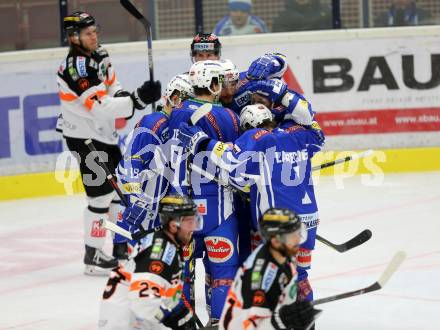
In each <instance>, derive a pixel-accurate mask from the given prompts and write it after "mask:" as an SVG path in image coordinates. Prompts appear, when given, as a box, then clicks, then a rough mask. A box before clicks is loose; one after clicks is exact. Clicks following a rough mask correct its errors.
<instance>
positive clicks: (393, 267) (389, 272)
mask: <svg viewBox="0 0 440 330" xmlns="http://www.w3.org/2000/svg"><path fill="white" fill-rule="evenodd" d="M405 258H406V253H405V252H404V251H399V252H397V253H396V254H395V255H394V256H393V259H391V261H390V263H389V264H388V266H387V268H386V269H385V270H384V272H383V273H382V275H381V276H380V278H379V280H378V281H376V282H374V283H373V284H371V285H370V286H367V287H366V288H363V289H359V290H354V291H350V292H345V293H341V294H337V295H334V296H330V297H326V298H321V299H317V300H315V301H313V302H312V304H313V306H315V305H320V304H325V303H328V302H331V301H336V300H340V299H345V298H350V297H354V296H359V295H361V294H364V293H368V292H373V291H377V290H380V289H382V288H383V287H384V285H385V284H386V283H387V282H388V280H389V279H390V277H391V276H393V275H394V273H395V272H396V271H397V269H398V268H399V266H400V265H401V264H402V262H403V261H404V260H405Z"/></svg>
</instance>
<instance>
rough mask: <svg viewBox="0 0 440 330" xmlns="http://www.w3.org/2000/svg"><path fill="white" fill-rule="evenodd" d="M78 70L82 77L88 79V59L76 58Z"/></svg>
mask: <svg viewBox="0 0 440 330" xmlns="http://www.w3.org/2000/svg"><path fill="white" fill-rule="evenodd" d="M76 68H77V69H78V74H79V76H80V77H87V69H86V58H85V57H84V56H78V57H77V58H76Z"/></svg>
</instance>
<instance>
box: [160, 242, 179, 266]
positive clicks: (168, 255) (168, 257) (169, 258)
mask: <svg viewBox="0 0 440 330" xmlns="http://www.w3.org/2000/svg"><path fill="white" fill-rule="evenodd" d="M175 255H176V247H175V246H174V244H170V243H167V246H166V247H165V252H164V253H163V257H162V261H163V262H164V263H166V264H167V265H168V266H170V265H171V263H172V262H173V259H174V256H175Z"/></svg>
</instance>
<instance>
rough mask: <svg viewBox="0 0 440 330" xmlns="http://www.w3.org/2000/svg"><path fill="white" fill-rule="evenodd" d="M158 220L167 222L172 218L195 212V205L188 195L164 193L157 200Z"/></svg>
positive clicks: (163, 222) (164, 223)
mask: <svg viewBox="0 0 440 330" xmlns="http://www.w3.org/2000/svg"><path fill="white" fill-rule="evenodd" d="M159 214H160V222H161V223H162V224H163V225H166V224H168V222H169V221H170V220H172V219H176V218H177V219H179V218H180V217H184V216H188V215H196V214H197V205H196V204H195V203H194V202H193V200H192V199H191V198H189V197H188V196H180V195H166V196H165V197H164V198H162V199H161V201H160V202H159Z"/></svg>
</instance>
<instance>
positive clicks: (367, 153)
mask: <svg viewBox="0 0 440 330" xmlns="http://www.w3.org/2000/svg"><path fill="white" fill-rule="evenodd" d="M372 154H373V150H371V149H369V150H367V151H364V152H360V153H355V154H353V155H350V156H347V157H345V158H340V159H336V160H333V161H331V162H328V163H324V164H321V165H316V166H313V167H312V171H319V170H322V169H323V168H326V167H330V166H335V165H337V164H341V163H345V162H349V161H351V160H354V159H360V158H364V157H368V156H371V155H372Z"/></svg>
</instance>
